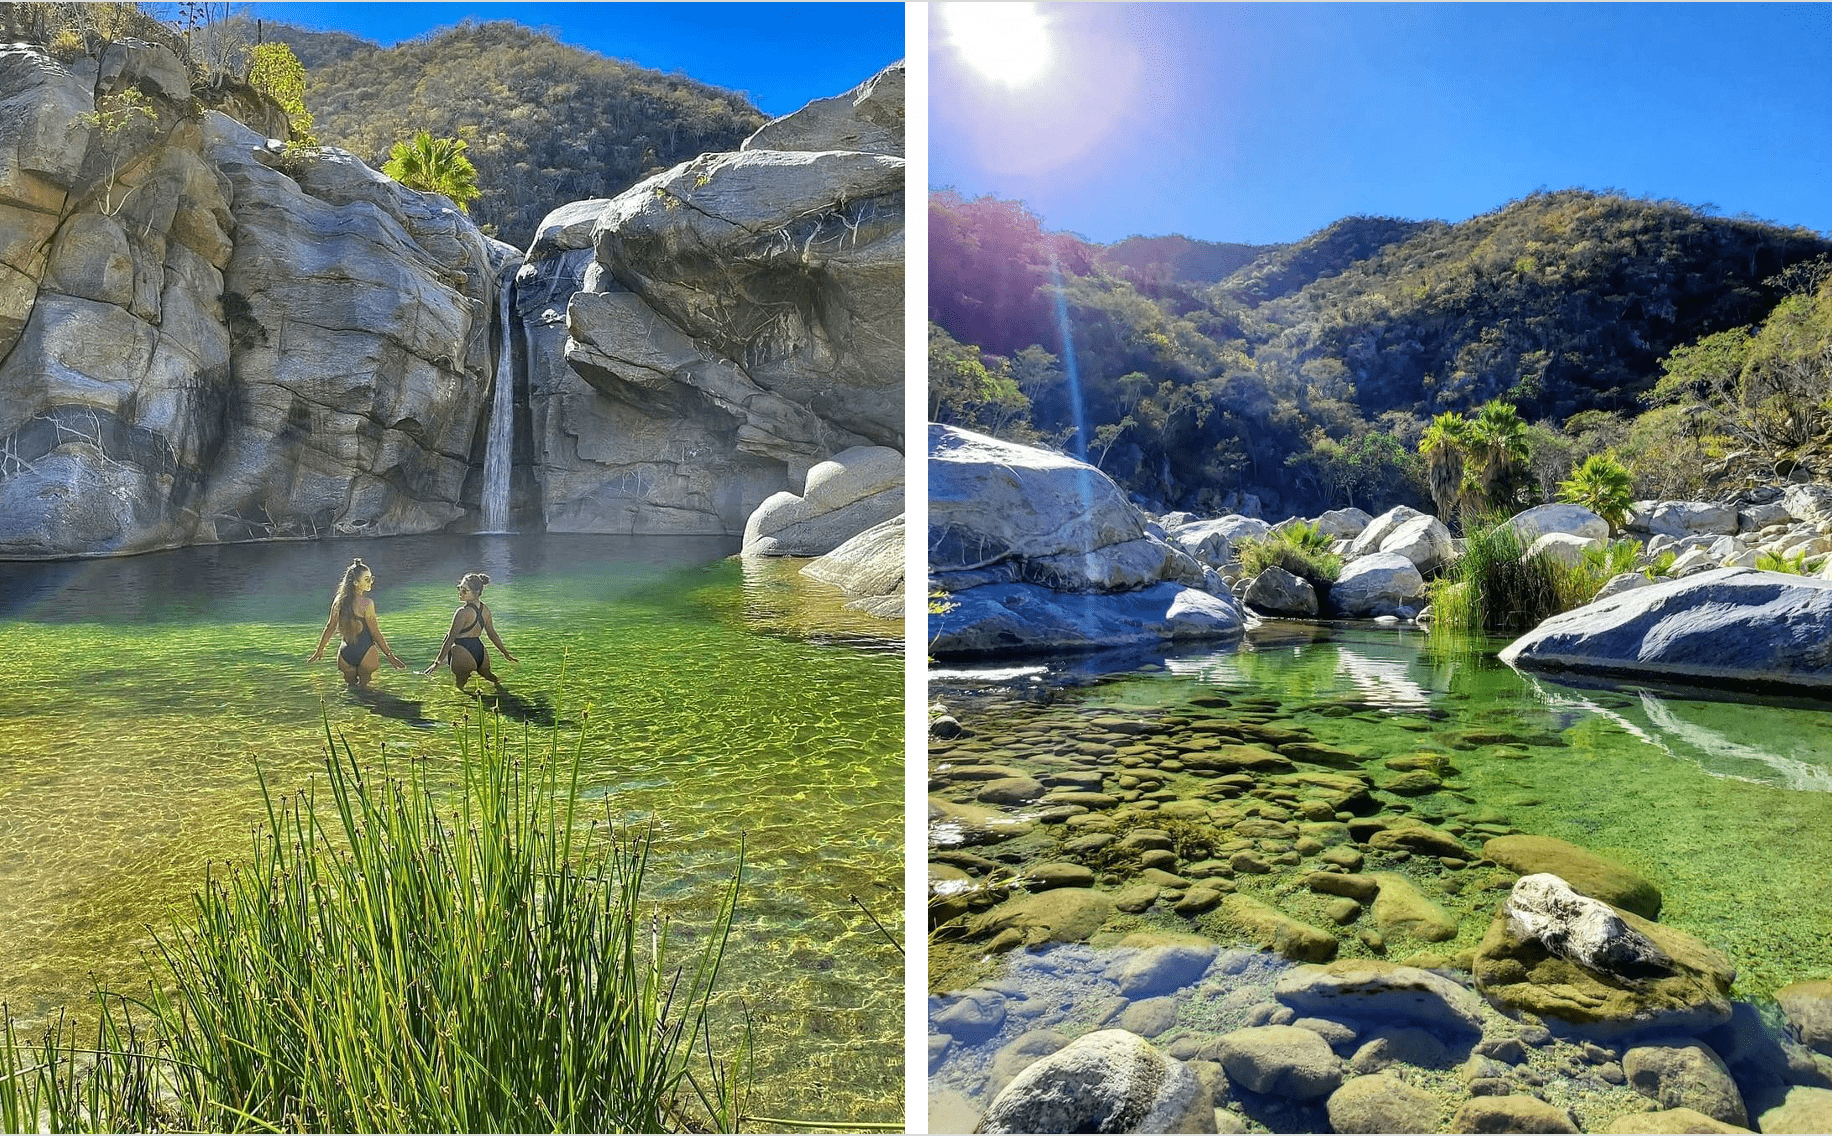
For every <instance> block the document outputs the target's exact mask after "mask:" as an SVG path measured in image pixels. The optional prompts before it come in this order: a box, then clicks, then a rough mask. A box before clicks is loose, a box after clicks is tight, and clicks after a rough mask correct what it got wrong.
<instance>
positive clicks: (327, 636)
mask: <svg viewBox="0 0 1832 1136" xmlns="http://www.w3.org/2000/svg"><path fill="white" fill-rule="evenodd" d="M335 630H337V608H336V607H332V608H331V618H329V619H327V620H325V621H324V634H323V635H320V636H319V637H318V649H317V650H316V651H313V652H312V653H311V654H309V655H307V656H306V657H305V661H306V662H308V663H315V662H317V661H318V660H319V659H320V658H321V657H323V655H324V645H325V644H326V643H329V642H330V641H331V632H333V631H335Z"/></svg>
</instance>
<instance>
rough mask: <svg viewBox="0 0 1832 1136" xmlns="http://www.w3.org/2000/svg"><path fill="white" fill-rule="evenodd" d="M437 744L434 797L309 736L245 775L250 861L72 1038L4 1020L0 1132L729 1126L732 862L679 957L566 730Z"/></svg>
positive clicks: (639, 858) (229, 873) (736, 1105)
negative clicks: (452, 753) (256, 810)
mask: <svg viewBox="0 0 1832 1136" xmlns="http://www.w3.org/2000/svg"><path fill="white" fill-rule="evenodd" d="M460 736H461V738H462V739H463V742H462V747H461V749H462V752H461V760H462V770H463V781H464V783H463V787H462V790H461V791H458V792H457V793H456V794H455V796H456V799H455V800H454V801H452V802H451V803H450V804H449V805H446V804H441V790H440V789H439V788H438V787H437V786H435V785H434V784H432V783H430V782H429V779H428V775H427V766H426V764H425V763H423V762H422V763H416V764H413V765H411V766H410V767H409V768H407V769H405V770H400V769H392V768H390V767H389V765H388V763H387V761H386V759H385V758H384V760H383V762H382V763H381V764H380V766H379V768H377V769H375V770H373V771H370V772H367V773H365V772H364V771H363V770H361V769H359V767H358V765H357V763H356V762H355V760H354V759H353V758H352V756H351V754H350V751H349V747H348V745H347V744H346V745H345V746H344V747H343V750H342V752H341V754H340V753H339V749H338V745H337V742H336V740H335V739H329V740H330V748H329V754H328V756H327V758H326V761H325V766H324V769H325V774H326V784H325V785H324V786H323V787H322V789H321V787H319V786H316V785H315V786H314V787H313V788H312V789H310V790H308V791H307V792H305V793H303V794H301V795H300V796H298V797H296V798H287V797H280V798H278V799H276V797H275V795H274V794H273V793H272V791H271V790H269V789H268V788H267V787H266V785H265V783H263V786H262V792H263V796H264V797H265V800H266V806H267V823H266V825H264V826H263V827H262V828H260V829H258V830H257V831H256V834H255V838H254V845H253V849H252V854H251V856H250V857H249V858H248V860H247V861H246V862H244V863H239V864H236V865H232V866H230V867H229V868H228V869H227V870H226V871H216V872H212V873H211V874H210V875H209V876H208V877H207V878H206V881H205V884H204V886H203V888H202V890H200V891H199V892H198V893H197V894H196V895H195V897H194V904H195V912H194V914H195V926H194V927H186V928H177V929H174V930H172V931H170V932H168V933H167V934H166V935H164V936H161V937H160V938H159V939H158V941H157V946H156V949H155V951H154V952H153V954H152V956H151V957H150V958H149V960H148V963H149V968H150V970H151V972H152V973H151V976H150V977H151V992H150V993H149V995H148V996H147V997H146V998H145V999H144V1000H138V999H127V998H123V997H121V996H119V995H114V994H99V995H98V1006H97V1010H98V1012H99V1024H98V1025H97V1027H96V1039H95V1044H94V1046H93V1048H90V1049H81V1048H78V1047H77V1046H76V1033H75V1026H74V1024H72V1023H70V1022H69V1021H68V1020H67V1019H60V1021H59V1022H58V1023H57V1025H55V1026H54V1027H52V1028H51V1029H48V1030H47V1031H46V1032H45V1033H44V1035H43V1036H42V1038H41V1040H39V1041H38V1042H37V1043H35V1044H34V1043H32V1042H30V1041H29V1040H28V1041H22V1040H21V1039H20V1038H18V1037H17V1036H16V1035H15V1032H14V1030H13V1029H12V1027H11V1025H10V1023H9V1024H8V1025H7V1027H6V1029H5V1031H4V1034H3V1035H0V1045H3V1047H4V1048H3V1049H0V1126H3V1127H5V1128H6V1129H8V1130H11V1131H20V1130H28V1131H37V1130H39V1129H40V1128H41V1127H48V1128H49V1129H51V1130H53V1131H66V1130H104V1131H121V1130H147V1129H152V1128H172V1127H177V1128H185V1129H190V1130H193V1131H199V1130H201V1131H248V1130H277V1129H287V1130H296V1131H305V1130H314V1131H338V1132H358V1131H404V1132H414V1131H435V1132H437V1131H444V1132H505V1131H522V1132H526V1131H596V1132H664V1131H675V1130H682V1129H689V1128H690V1129H694V1130H705V1129H707V1128H713V1129H717V1130H719V1131H736V1125H737V1122H738V1119H739V1113H740V1108H741V1099H740V1098H741V1095H742V1091H743V1089H744V1088H745V1087H746V1085H747V1082H748V1076H747V1075H746V1074H744V1073H742V1072H736V1073H735V1072H734V1070H733V1065H732V1064H731V1063H728V1062H726V1061H722V1060H720V1059H719V1058H718V1057H717V1056H715V1053H714V1044H713V1040H712V1027H711V1024H710V1016H709V1006H710V999H711V996H712V992H713V987H714V983H715V981H716V979H717V976H718V971H719V966H720V962H721V959H722V957H723V954H724V949H725V943H726V939H727V936H728V934H729V931H730V927H731V920H732V916H733V911H734V908H735V904H736V901H737V891H738V881H739V876H740V875H741V874H742V857H740V864H739V867H738V870H737V871H736V872H735V873H734V875H733V878H732V883H731V886H730V888H729V889H728V890H727V892H726V894H725V896H724V899H723V902H722V903H721V905H720V908H719V910H718V912H717V914H716V915H715V916H714V917H713V919H712V920H711V926H710V928H708V929H705V930H703V931H702V935H703V938H704V941H703V944H702V945H701V946H700V947H699V948H698V950H697V951H696V952H693V953H692V954H691V955H690V956H689V958H688V960H687V961H686V963H684V964H682V963H679V962H677V961H675V959H674V957H673V953H672V952H671V949H670V941H669V940H670V936H669V927H668V923H667V921H666V920H663V919H661V918H659V917H658V916H656V915H654V914H650V915H648V916H647V917H645V916H644V915H643V914H641V910H640V904H641V899H642V889H643V882H644V877H645V875H646V871H647V867H648V838H647V836H646V835H645V834H636V833H630V832H628V831H627V830H626V831H623V832H617V833H614V832H613V831H612V830H611V827H610V824H609V821H608V816H607V818H605V819H592V820H590V821H587V820H586V819H585V818H584V817H581V816H579V815H577V813H576V810H577V797H576V794H575V790H576V788H577V780H578V776H579V768H580V755H581V748H580V747H575V748H574V749H573V751H572V753H571V754H570V755H567V754H564V753H562V752H561V749H560V745H559V740H558V733H557V731H556V732H555V734H554V736H553V739H552V741H551V742H550V743H549V744H548V745H546V746H545V747H540V746H536V745H533V744H531V743H530V742H529V740H528V737H527V734H526V733H524V735H523V739H522V743H521V746H520V750H521V753H520V754H519V755H515V754H513V753H512V752H511V750H512V747H511V746H510V745H509V744H508V743H507V741H506V740H505V738H504V735H503V728H502V724H501V722H500V720H498V721H497V722H496V723H495V724H494V725H493V726H492V725H491V724H490V723H486V722H480V723H478V725H477V726H476V729H475V731H474V735H473V732H472V731H468V730H467V731H461V734H460ZM581 740H582V739H581ZM543 748H544V749H545V752H540V751H541V750H542V749H543ZM445 796H447V797H450V796H453V794H451V793H446V794H445ZM608 807H609V806H608V803H607V805H606V808H607V810H608ZM0 1017H4V1015H3V1013H0ZM720 1048H721V1049H722V1048H723V1046H721V1047H720ZM738 1064H739V1067H740V1068H742V1062H739V1063H738Z"/></svg>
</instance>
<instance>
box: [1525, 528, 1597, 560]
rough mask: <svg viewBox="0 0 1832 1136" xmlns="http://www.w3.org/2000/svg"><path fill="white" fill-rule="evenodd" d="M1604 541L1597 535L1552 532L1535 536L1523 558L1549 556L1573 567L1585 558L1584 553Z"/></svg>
mask: <svg viewBox="0 0 1832 1136" xmlns="http://www.w3.org/2000/svg"><path fill="white" fill-rule="evenodd" d="M1602 547H1603V542H1602V541H1601V540H1599V539H1597V538H1596V537H1588V536H1577V535H1575V534H1573V533H1561V532H1550V533H1546V534H1545V535H1543V536H1540V537H1537V538H1535V540H1534V541H1533V543H1532V544H1530V545H1528V546H1527V550H1526V552H1524V553H1522V554H1521V559H1523V560H1527V559H1531V558H1532V557H1535V556H1549V557H1551V558H1552V559H1553V560H1554V561H1556V562H1558V563H1560V564H1563V565H1565V566H1566V567H1571V566H1573V565H1576V564H1578V563H1579V562H1581V561H1582V560H1583V559H1584V554H1585V553H1586V552H1589V551H1590V550H1591V549H1593V548H1602Z"/></svg>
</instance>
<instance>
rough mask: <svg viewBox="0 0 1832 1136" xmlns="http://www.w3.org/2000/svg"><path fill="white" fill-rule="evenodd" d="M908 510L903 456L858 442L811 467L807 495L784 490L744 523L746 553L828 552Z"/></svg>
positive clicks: (760, 554) (816, 553) (749, 554)
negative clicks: (906, 508) (904, 507)
mask: <svg viewBox="0 0 1832 1136" xmlns="http://www.w3.org/2000/svg"><path fill="white" fill-rule="evenodd" d="M902 514H903V455H902V454H901V453H899V452H898V451H896V450H893V449H891V448H890V447H889V446H854V447H852V448H851V449H848V450H843V451H841V452H840V453H837V454H835V455H834V456H833V457H831V458H828V459H827V460H826V461H824V462H820V463H818V464H816V465H815V466H814V468H812V469H810V470H809V471H808V476H807V478H806V480H805V481H804V483H803V486H802V493H801V495H800V496H796V495H795V494H794V493H791V492H789V491H788V490H784V491H782V492H781V493H777V494H776V495H775V496H773V497H770V498H769V499H768V500H766V501H764V503H763V504H761V505H759V506H758V507H757V509H756V511H755V512H753V513H752V514H751V516H750V519H749V520H748V521H747V522H745V526H744V546H743V553H744V555H746V556H825V555H826V554H827V553H829V552H832V551H833V550H834V549H836V548H838V547H839V546H840V545H842V544H844V543H846V542H847V541H848V540H851V539H852V538H853V537H854V536H857V535H858V534H859V533H862V532H864V531H865V530H866V529H869V528H871V527H872V526H873V525H878V524H882V523H883V522H885V521H888V520H890V519H891V518H893V517H898V516H901V515H902Z"/></svg>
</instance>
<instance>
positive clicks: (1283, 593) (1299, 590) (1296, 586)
mask: <svg viewBox="0 0 1832 1136" xmlns="http://www.w3.org/2000/svg"><path fill="white" fill-rule="evenodd" d="M1241 599H1242V601H1243V602H1244V603H1246V605H1247V606H1248V607H1250V608H1252V609H1253V610H1254V611H1257V612H1260V613H1262V614H1264V615H1288V616H1296V617H1299V618H1305V619H1308V618H1311V617H1314V616H1315V615H1316V614H1317V589H1315V588H1313V587H1311V584H1310V581H1309V580H1306V579H1304V578H1303V577H1301V576H1294V575H1292V574H1291V573H1290V572H1287V571H1285V569H1283V568H1280V567H1278V566H1277V565H1274V566H1272V567H1270V568H1267V569H1266V570H1265V571H1263V572H1261V573H1260V574H1259V575H1257V576H1255V577H1253V581H1252V582H1251V583H1249V584H1248V585H1247V592H1246V594H1245V595H1244V596H1242V597H1241Z"/></svg>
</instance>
